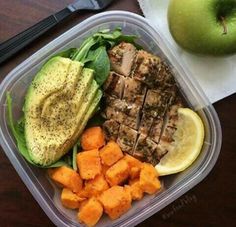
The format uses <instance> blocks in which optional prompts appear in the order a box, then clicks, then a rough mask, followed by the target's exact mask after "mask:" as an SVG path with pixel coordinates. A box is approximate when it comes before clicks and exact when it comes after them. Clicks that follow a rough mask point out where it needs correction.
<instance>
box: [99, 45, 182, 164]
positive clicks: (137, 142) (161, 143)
mask: <svg viewBox="0 0 236 227" xmlns="http://www.w3.org/2000/svg"><path fill="white" fill-rule="evenodd" d="M109 57H110V61H111V66H112V68H113V70H114V71H115V72H111V73H110V75H109V78H108V80H107V81H106V83H105V85H104V90H105V96H104V99H105V109H104V111H103V116H104V117H105V118H106V119H107V120H106V121H105V123H104V125H103V127H104V131H105V136H106V138H107V140H115V141H117V143H118V144H119V145H120V147H121V149H122V150H123V151H124V152H127V153H129V154H131V155H133V156H135V157H136V158H138V159H140V160H143V161H146V162H149V163H151V164H153V165H156V164H157V163H158V162H159V161H160V159H161V158H162V157H163V156H164V155H165V154H166V153H167V152H168V151H169V150H170V149H172V145H173V143H172V142H173V141H174V133H175V131H176V123H177V121H178V114H177V110H178V108H180V107H182V106H183V103H182V99H181V98H180V94H178V89H177V85H176V82H175V79H174V76H173V72H172V70H171V68H170V67H169V66H168V64H167V63H165V62H164V61H162V60H161V59H160V58H159V57H157V56H154V55H152V54H150V53H148V52H146V51H143V50H140V51H136V49H135V47H134V46H133V45H132V44H129V43H120V44H119V45H117V46H116V47H114V48H113V49H112V50H111V51H110V52H109ZM121 74H122V75H121Z"/></svg>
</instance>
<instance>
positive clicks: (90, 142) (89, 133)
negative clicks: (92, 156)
mask: <svg viewBox="0 0 236 227" xmlns="http://www.w3.org/2000/svg"><path fill="white" fill-rule="evenodd" d="M104 145H105V135H104V133H103V131H102V129H101V127H91V128H88V129H86V130H85V131H84V132H83V134H82V136H81V146H82V148H83V150H85V151H89V150H93V149H98V148H100V147H102V146H104Z"/></svg>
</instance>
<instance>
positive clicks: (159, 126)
mask: <svg viewBox="0 0 236 227" xmlns="http://www.w3.org/2000/svg"><path fill="white" fill-rule="evenodd" d="M163 124H164V119H163V118H160V117H158V118H156V119H154V120H153V123H152V126H151V128H150V132H149V137H150V138H151V139H152V140H153V141H154V142H156V143H159V141H160V139H161V133H162V131H163Z"/></svg>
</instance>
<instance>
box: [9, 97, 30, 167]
mask: <svg viewBox="0 0 236 227" xmlns="http://www.w3.org/2000/svg"><path fill="white" fill-rule="evenodd" d="M7 116H8V123H9V127H10V129H11V131H12V133H13V135H14V137H15V139H16V143H17V147H18V149H19V152H20V154H21V155H22V156H23V157H24V158H25V159H26V160H27V161H28V162H30V163H31V164H33V165H34V163H33V161H32V160H31V158H30V155H29V152H28V149H27V146H26V141H25V135H24V129H23V127H22V124H21V123H20V124H19V123H18V124H16V126H15V125H14V121H13V116H12V98H11V96H10V94H9V93H7Z"/></svg>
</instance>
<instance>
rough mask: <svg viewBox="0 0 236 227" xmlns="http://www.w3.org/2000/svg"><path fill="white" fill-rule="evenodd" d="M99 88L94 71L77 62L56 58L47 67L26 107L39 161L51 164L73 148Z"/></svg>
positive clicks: (33, 154)
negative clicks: (79, 128) (79, 129)
mask: <svg viewBox="0 0 236 227" xmlns="http://www.w3.org/2000/svg"><path fill="white" fill-rule="evenodd" d="M49 63H50V64H49ZM59 77H61V78H59ZM50 78H52V80H51V79H50ZM54 81H55V82H56V83H55V84H56V85H55V84H54ZM97 89H98V85H97V84H96V82H95V84H94V80H93V71H92V70H90V69H85V68H84V69H83V65H82V64H81V63H79V62H77V61H72V60H70V59H67V58H62V57H55V58H53V59H51V60H50V61H49V62H48V63H46V64H45V65H44V66H43V68H42V70H40V72H39V73H38V74H37V75H36V77H35V79H34V81H33V82H32V85H31V86H30V88H29V90H28V93H27V95H26V100H25V107H24V111H25V138H26V143H27V148H28V150H29V155H30V157H31V159H32V161H33V162H34V163H35V164H38V165H41V166H48V165H50V164H52V163H54V162H55V161H57V160H58V159H60V158H61V157H62V156H63V155H64V154H65V153H67V152H68V151H69V149H70V148H71V146H73V144H74V143H75V141H76V140H77V139H78V136H79V134H78V133H77V129H78V127H80V125H81V124H84V119H83V115H84V114H85V112H86V111H87V109H88V107H89V105H90V104H91V103H92V101H93V99H94V95H95V94H96V92H97ZM88 91H89V92H88Z"/></svg>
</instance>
